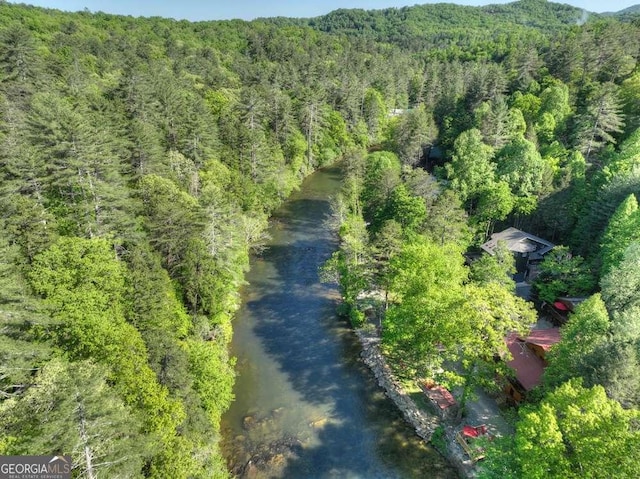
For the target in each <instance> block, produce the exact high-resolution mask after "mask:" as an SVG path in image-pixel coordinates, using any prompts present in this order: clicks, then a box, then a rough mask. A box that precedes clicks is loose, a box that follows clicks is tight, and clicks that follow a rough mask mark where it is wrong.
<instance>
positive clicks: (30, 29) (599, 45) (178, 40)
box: [0, 0, 640, 478]
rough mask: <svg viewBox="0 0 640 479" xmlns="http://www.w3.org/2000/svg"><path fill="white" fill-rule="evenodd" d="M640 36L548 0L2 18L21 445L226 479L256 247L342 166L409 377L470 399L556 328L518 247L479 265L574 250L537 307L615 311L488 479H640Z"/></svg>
mask: <svg viewBox="0 0 640 479" xmlns="http://www.w3.org/2000/svg"><path fill="white" fill-rule="evenodd" d="M587 17H588V18H587ZM639 40H640V20H638V19H637V18H636V17H635V16H634V14H633V13H629V12H626V13H624V14H623V15H621V16H598V15H590V16H587V15H585V14H584V12H583V11H581V10H579V9H575V8H572V7H569V6H566V5H559V4H554V3H547V2H546V1H544V0H522V1H520V2H515V3H512V4H508V5H499V6H498V5H493V6H487V7H482V8H474V7H459V6H455V5H425V6H416V7H407V8H402V9H388V10H381V11H374V12H366V11H362V10H338V11H336V12H333V13H331V14H329V15H326V16H324V17H318V18H314V19H285V18H273V19H261V20H256V21H253V22H243V21H224V22H196V23H191V22H187V21H175V20H170V19H162V18H157V17H154V18H132V17H124V16H114V15H108V14H104V13H90V12H86V11H85V12H79V13H62V12H59V11H56V10H45V9H40V8H34V7H29V6H24V5H11V4H7V3H5V2H0V176H1V181H0V228H1V230H2V232H1V234H0V319H1V321H2V335H1V336H0V358H1V363H2V364H1V366H0V373H1V374H0V392H1V397H0V401H1V402H0V424H1V427H2V431H3V432H2V436H0V454H33V453H34V451H38V452H40V453H42V454H45V453H51V454H55V453H60V452H62V453H65V454H70V455H72V457H73V461H74V464H75V465H76V469H75V474H76V476H78V477H98V476H100V477H103V476H104V477H116V476H119V477H155V478H167V477H172V478H181V477H185V478H186V477H227V475H228V473H227V472H226V466H225V464H224V460H223V459H222V457H221V455H220V452H219V450H218V440H219V425H220V418H221V415H222V413H223V412H224V410H225V409H226V408H227V407H228V405H229V404H230V402H231V401H232V400H233V392H232V386H233V380H234V379H233V376H234V373H233V359H232V358H230V357H229V355H228V350H227V348H228V342H229V340H230V337H231V334H232V318H233V313H234V311H235V309H236V308H237V306H238V301H239V299H238V288H239V287H240V286H241V284H242V282H243V274H244V272H245V271H246V269H247V267H248V257H249V254H250V253H251V252H257V251H260V249H261V248H262V247H263V245H264V241H265V239H266V238H265V228H266V225H267V220H268V218H269V215H270V213H271V212H272V211H273V210H274V209H275V208H276V207H277V206H278V205H279V204H280V202H281V201H282V200H283V199H284V198H286V197H287V196H288V195H289V194H290V193H291V192H292V191H293V190H295V189H296V188H297V187H298V185H299V184H300V182H301V180H302V179H303V178H304V177H305V176H306V175H307V174H309V173H310V172H312V171H313V170H314V169H316V168H318V167H320V166H322V165H326V164H330V163H333V162H335V161H337V160H342V161H343V164H344V169H345V171H346V176H347V177H346V180H345V186H344V191H343V192H342V194H341V195H340V196H339V197H338V198H336V199H335V200H334V210H335V214H336V216H337V218H338V219H339V220H340V222H341V224H342V226H341V227H340V237H341V248H340V251H338V252H336V254H335V255H334V256H333V258H332V260H331V261H330V262H329V264H328V265H327V267H326V268H325V269H326V271H325V273H326V276H328V277H333V278H334V279H336V280H337V281H338V282H339V284H340V287H341V291H342V294H343V296H344V305H343V308H344V313H345V314H346V315H348V316H349V317H350V318H351V321H352V323H353V324H354V326H360V325H361V324H362V323H363V322H364V320H365V315H364V313H363V311H361V308H360V307H359V306H360V305H359V302H358V298H359V297H361V296H362V293H364V292H371V291H374V292H376V293H380V297H382V298H383V303H384V311H385V314H384V318H383V320H382V322H383V324H382V326H383V327H382V331H383V346H384V348H385V352H386V353H387V355H388V357H389V358H390V361H395V362H396V363H397V364H398V368H399V369H400V370H401V371H402V373H403V374H419V375H422V376H429V377H433V378H435V379H437V380H438V381H440V382H444V383H446V384H452V385H453V384H458V385H462V386H463V387H464V390H465V391H468V390H469V391H470V390H471V388H472V387H474V386H475V385H478V384H480V385H482V386H484V387H487V388H491V387H494V386H495V384H494V383H495V381H494V378H495V374H496V373H497V372H503V373H505V371H504V370H503V369H504V366H503V363H502V362H495V361H494V360H493V358H494V357H495V356H496V355H502V356H503V357H504V355H505V354H506V351H505V345H504V336H505V335H506V334H507V333H508V332H509V331H513V330H521V331H524V330H525V329H526V327H527V326H528V325H530V324H531V323H532V322H533V321H535V312H534V310H533V308H532V306H531V305H530V304H529V303H526V302H525V301H523V300H522V299H520V298H518V297H516V296H515V294H514V289H515V287H514V283H513V281H512V280H511V279H510V277H509V273H510V272H511V271H512V270H513V261H512V259H511V256H510V255H509V254H506V253H504V252H502V253H501V254H498V255H496V256H485V257H483V258H482V259H480V260H478V261H476V262H474V263H473V264H472V265H471V266H468V265H467V264H466V263H465V257H464V256H463V253H465V252H466V251H469V250H473V249H474V248H475V247H477V246H478V245H479V244H480V243H482V242H483V241H484V240H485V239H486V238H487V237H488V235H489V234H490V233H491V232H493V231H494V229H495V227H496V225H517V226H521V227H526V228H528V229H529V230H531V231H533V232H536V233H537V234H540V235H545V236H546V237H548V238H549V239H551V240H553V241H554V242H556V243H557V244H562V245H564V246H561V247H557V248H556V249H555V250H554V254H552V255H550V256H549V258H548V259H547V260H545V262H544V263H543V267H542V269H543V272H542V274H541V275H540V277H539V280H538V282H537V284H536V290H537V291H538V292H539V293H538V294H539V295H540V296H541V297H544V298H551V299H552V300H553V298H554V297H555V296H558V295H587V296H590V298H589V299H588V300H587V301H585V303H583V305H582V306H581V307H580V308H579V309H578V310H577V311H576V312H575V314H574V315H572V316H571V319H570V320H569V322H568V323H567V325H566V326H565V327H564V328H563V332H562V335H563V341H562V343H561V344H560V345H559V346H558V347H557V348H554V350H553V351H552V357H551V358H550V364H549V368H548V369H547V372H546V374H545V378H544V384H543V386H542V387H541V388H539V391H538V392H537V394H536V395H533V396H532V397H531V398H530V399H529V403H528V404H527V405H525V406H524V407H522V408H521V409H520V412H519V416H518V418H517V419H516V431H517V434H516V436H515V438H507V439H506V440H504V441H497V442H496V444H495V445H494V446H493V448H492V449H491V450H490V451H489V452H488V453H487V456H488V457H487V460H486V462H485V466H484V468H483V469H484V470H483V472H482V474H484V475H485V476H486V477H508V476H507V474H508V473H509V474H512V477H518V478H520V477H531V478H533V477H563V478H564V477H592V476H593V477H601V476H602V477H611V476H615V477H633V476H634V472H637V471H636V470H635V469H634V468H635V467H637V466H636V464H637V463H638V460H639V459H640V457H639V456H640V451H639V450H638V449H639V448H638V447H637V445H636V444H637V441H638V440H639V439H640V437H639V436H640V432H639V431H638V428H637V420H638V414H639V412H638V411H639V410H638V407H640V383H639V381H640V309H639V308H640V287H639V286H640V273H639V272H640V268H639V267H638V266H639V265H638V263H639V262H640V244H639V243H640V212H639V211H638V197H639V196H640V166H639V165H640V129H639V128H640V70H639V69H638V58H639V56H640V42H639ZM390 112H393V114H390ZM399 358H401V361H400V360H399ZM452 362H459V363H460V364H462V368H459V369H458V370H457V371H453V370H447V368H446V364H448V363H452ZM443 366H444V367H443ZM576 404H579V405H580V409H579V410H578V409H576V408H575V405H576ZM585 431H587V432H586V433H585ZM540 458H545V459H544V461H541V460H540ZM541 464H542V465H543V466H544V468H543V469H544V470H542V469H541V467H542V466H541ZM636 475H637V474H636Z"/></svg>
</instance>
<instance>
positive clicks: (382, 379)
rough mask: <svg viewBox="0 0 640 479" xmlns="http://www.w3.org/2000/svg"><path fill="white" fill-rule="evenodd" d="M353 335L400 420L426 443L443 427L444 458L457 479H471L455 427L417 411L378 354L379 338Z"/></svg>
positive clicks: (472, 474)
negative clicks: (396, 409) (458, 477)
mask: <svg viewBox="0 0 640 479" xmlns="http://www.w3.org/2000/svg"><path fill="white" fill-rule="evenodd" d="M355 332H356V335H357V336H358V339H359V340H360V344H362V352H361V353H360V356H361V357H362V360H363V361H364V363H365V364H366V365H367V366H368V367H369V369H371V371H372V372H373V374H374V375H375V377H376V380H377V381H378V384H379V385H380V387H381V388H383V389H384V390H385V392H386V394H387V396H388V397H389V398H390V399H391V400H392V401H393V402H394V403H395V404H396V406H397V407H398V409H399V410H400V412H401V413H402V416H403V417H404V419H405V420H406V421H407V422H408V423H409V424H410V425H411V426H412V427H413V428H414V429H415V431H416V434H417V435H418V436H420V437H421V438H422V439H423V440H425V441H427V442H429V441H430V440H431V436H432V434H433V431H435V429H436V428H437V427H438V426H443V427H444V428H445V438H446V440H447V454H446V456H445V457H446V458H447V460H449V462H450V463H451V465H453V466H454V467H455V468H456V469H457V470H458V473H459V474H460V477H464V478H473V477H475V468H474V467H473V463H472V462H471V461H470V460H469V459H468V458H467V457H466V456H465V454H464V452H463V451H462V449H461V448H460V446H459V445H458V444H457V442H456V440H455V426H454V425H453V424H452V423H449V422H446V421H442V420H440V418H438V417H437V416H436V415H435V414H427V413H426V412H424V411H423V410H421V409H420V408H418V406H417V405H416V403H415V402H414V401H413V399H411V397H410V396H409V395H408V394H407V392H406V391H405V389H404V387H403V386H402V384H400V382H399V381H397V380H396V379H395V377H394V375H393V373H392V371H391V368H390V367H389V365H388V364H387V361H386V359H385V357H384V356H383V355H382V352H381V351H380V337H379V336H378V335H377V334H376V333H375V331H369V330H365V329H356V330H355Z"/></svg>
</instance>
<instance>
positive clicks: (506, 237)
mask: <svg viewBox="0 0 640 479" xmlns="http://www.w3.org/2000/svg"><path fill="white" fill-rule="evenodd" d="M499 241H504V243H505V244H506V246H507V249H508V250H509V251H511V252H513V253H535V255H536V256H540V257H542V255H544V254H546V253H548V252H549V251H551V249H552V248H553V247H554V246H555V245H554V244H553V243H549V242H548V241H547V240H544V239H542V238H540V237H538V236H536V235H532V234H531V233H527V232H526V231H521V230H519V229H517V228H513V227H511V228H507V229H506V230H504V231H500V232H499V233H493V234H492V235H491V239H490V240H489V241H487V242H486V243H485V244H483V245H482V246H481V248H482V249H483V250H485V251H486V252H487V253H489V254H495V249H496V247H497V246H498V242H499Z"/></svg>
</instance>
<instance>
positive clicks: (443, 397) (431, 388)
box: [422, 382, 456, 409]
mask: <svg viewBox="0 0 640 479" xmlns="http://www.w3.org/2000/svg"><path fill="white" fill-rule="evenodd" d="M422 390H423V391H424V393H425V395H426V396H427V397H428V398H429V399H430V400H431V401H433V402H434V403H435V404H436V405H437V406H438V407H439V408H440V409H447V408H449V407H451V406H455V405H456V400H455V399H454V397H453V396H452V395H451V393H450V392H449V391H447V390H446V389H445V388H443V387H442V386H440V385H437V384H429V383H426V382H425V383H423V384H422Z"/></svg>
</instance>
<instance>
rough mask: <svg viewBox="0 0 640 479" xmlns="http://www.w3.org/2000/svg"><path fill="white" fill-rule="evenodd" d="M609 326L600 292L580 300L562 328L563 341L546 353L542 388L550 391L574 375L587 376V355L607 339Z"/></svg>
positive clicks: (588, 361) (589, 361)
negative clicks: (546, 362) (547, 362)
mask: <svg viewBox="0 0 640 479" xmlns="http://www.w3.org/2000/svg"><path fill="white" fill-rule="evenodd" d="M610 328H611V326H610V324H609V314H608V313H607V310H606V307H605V305H604V302H603V301H602V299H601V297H600V294H595V295H593V296H591V297H590V298H589V299H587V300H586V301H584V302H583V303H581V304H580V305H579V306H578V307H577V308H576V310H575V312H574V313H573V314H571V316H570V317H569V321H568V322H567V324H566V325H565V326H564V327H563V328H562V330H561V331H562V341H560V343H558V344H557V345H555V346H554V347H553V348H552V349H551V351H550V353H549V357H548V361H549V366H548V367H547V368H546V369H545V373H544V384H545V387H547V388H549V390H550V389H553V388H555V387H557V386H559V385H560V384H562V383H564V382H565V381H567V380H569V379H571V378H572V377H575V376H576V375H578V376H581V377H585V376H588V375H589V368H590V366H591V364H590V363H592V361H591V360H590V356H591V355H593V353H594V351H595V350H596V349H597V348H598V346H599V345H600V344H602V343H604V342H605V341H606V339H607V336H608V335H609V333H610ZM589 384H591V385H593V383H590V382H589Z"/></svg>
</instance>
